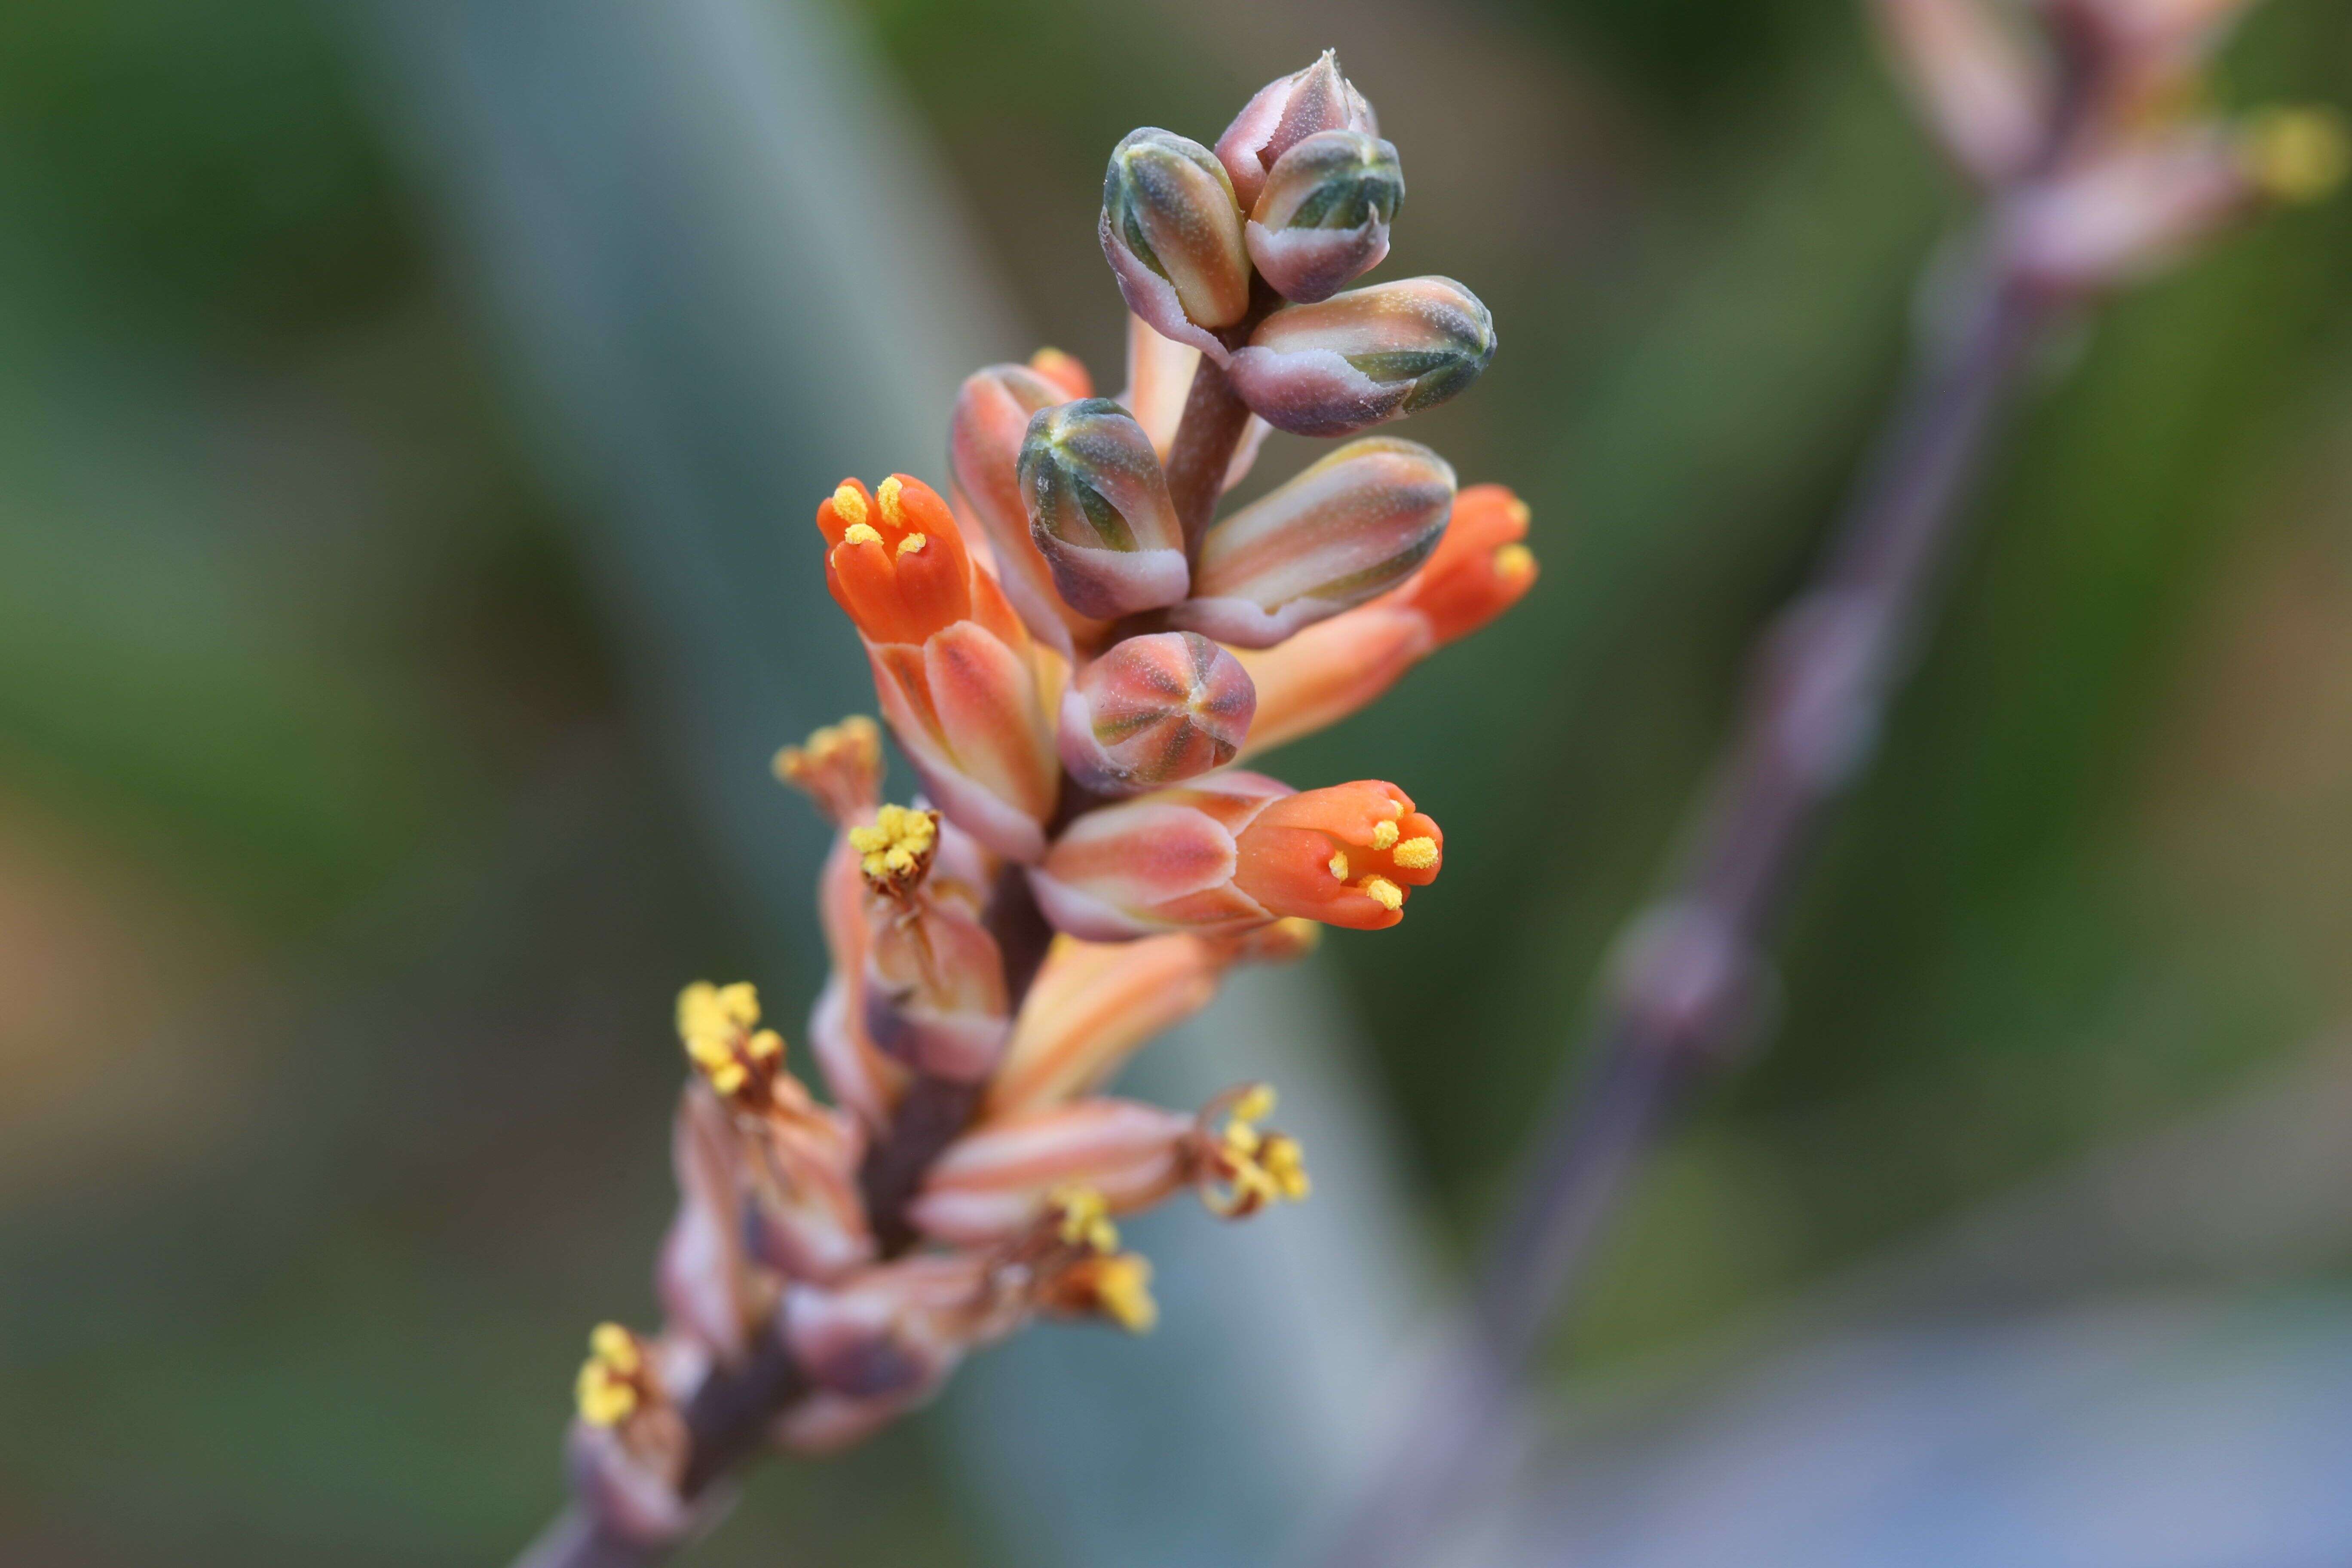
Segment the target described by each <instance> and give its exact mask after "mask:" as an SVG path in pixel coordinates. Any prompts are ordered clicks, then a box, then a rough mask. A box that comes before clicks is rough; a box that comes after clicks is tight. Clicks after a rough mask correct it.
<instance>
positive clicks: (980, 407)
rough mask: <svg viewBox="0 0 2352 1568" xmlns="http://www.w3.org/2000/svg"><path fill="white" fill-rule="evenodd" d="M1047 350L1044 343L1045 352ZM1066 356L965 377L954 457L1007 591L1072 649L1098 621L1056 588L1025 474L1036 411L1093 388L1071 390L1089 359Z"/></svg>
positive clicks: (1036, 628) (1033, 626)
mask: <svg viewBox="0 0 2352 1568" xmlns="http://www.w3.org/2000/svg"><path fill="white" fill-rule="evenodd" d="M1153 335H1154V336H1155V337H1156V336H1157V334H1153ZM1159 341H1161V342H1165V341H1166V340H1164V339H1161V340H1159ZM1170 346H1171V348H1172V347H1174V345H1172V344H1171V345H1170ZM1048 352H1050V351H1045V350H1040V351H1039V354H1038V357H1039V358H1040V359H1043V358H1044V356H1045V353H1048ZM1178 352H1180V353H1189V352H1190V351H1184V350H1179V351H1178ZM1061 359H1062V360H1063V361H1067V362H1068V363H1067V364H1063V363H1060V362H1058V361H1057V362H1052V364H1051V368H1053V369H1055V371H1056V373H1057V374H1055V375H1047V374H1045V372H1044V371H1041V370H1039V369H1037V368H1036V367H1035V363H1034V362H1033V363H1030V364H1026V365H1020V364H992V365H990V366H988V367H987V368H986V369H984V370H978V371H974V372H973V373H972V374H971V375H969V376H967V377H965V378H964V384H963V386H962V388H961V390H960V391H959V392H957V394H956V401H955V413H954V416H952V418H951V419H950V423H949V426H948V464H949V467H950V468H952V469H953V470H954V473H955V485H956V489H957V491H958V492H959V493H960V494H961V496H962V498H963V503H964V505H965V507H966V508H968V509H969V510H970V511H971V514H972V515H973V516H975V517H976V518H978V519H979V521H980V526H981V531H982V533H984V534H986V535H987V537H988V543H989V548H990V550H991V551H992V552H994V554H995V557H996V566H997V571H998V573H999V574H1000V575H1001V576H1002V577H1003V583H1004V596H1005V597H1006V598H1008V599H1010V600H1012V601H1013V608H1014V609H1015V610H1018V611H1019V612H1020V613H1021V618H1022V620H1023V621H1024V622H1025V623H1026V624H1027V625H1028V627H1029V630H1030V633H1031V635H1033V636H1034V637H1037V638H1038V639H1040V640H1041V641H1043V642H1045V643H1046V644H1048V645H1049V646H1051V647H1055V648H1057V649H1059V650H1060V651H1061V652H1063V653H1065V654H1066V653H1068V652H1069V651H1070V647H1071V642H1072V639H1073V638H1074V637H1075V638H1076V639H1078V640H1081V641H1091V640H1092V639H1093V636H1094V633H1095V632H1096V631H1097V629H1098V627H1097V625H1096V623H1094V622H1093V621H1090V620H1089V619H1087V617H1086V616H1081V615H1079V614H1078V613H1077V612H1076V610H1073V609H1072V608H1070V606H1069V605H1066V604H1065V603H1064V602H1063V600H1062V597H1061V595H1059V594H1057V593H1055V591H1054V574H1053V573H1052V571H1051V570H1049V569H1048V568H1047V566H1046V564H1045V557H1044V556H1043V555H1040V554H1039V553H1038V552H1037V545H1036V543H1035V542H1034V540H1032V539H1031V538H1030V536H1029V512H1028V509H1027V508H1026V507H1024V506H1023V505H1022V502H1021V478H1020V461H1021V443H1022V440H1023V438H1024V437H1026V436H1027V435H1028V433H1029V421H1030V420H1031V418H1033V417H1034V416H1035V415H1036V414H1037V413H1038V411H1039V410H1041V409H1046V408H1051V407H1053V406H1054V405H1056V404H1059V403H1067V402H1070V401H1072V400H1073V399H1075V398H1079V397H1087V396H1091V395H1092V393H1091V391H1073V390H1071V389H1072V388H1073V387H1074V386H1079V385H1083V384H1084V383H1083V382H1082V381H1081V380H1080V379H1079V378H1080V377H1082V376H1083V375H1084V374H1085V372H1084V367H1082V366H1079V365H1078V364H1077V362H1076V360H1073V359H1070V357H1069V356H1068V355H1067V354H1064V355H1062V356H1061ZM1179 396H1180V397H1181V392H1180V393H1179Z"/></svg>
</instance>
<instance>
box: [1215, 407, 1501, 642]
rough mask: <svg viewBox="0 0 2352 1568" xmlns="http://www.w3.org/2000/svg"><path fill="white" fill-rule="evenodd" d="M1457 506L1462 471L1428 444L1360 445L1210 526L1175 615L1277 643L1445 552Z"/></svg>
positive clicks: (1227, 635)
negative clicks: (1441, 547)
mask: <svg viewBox="0 0 2352 1568" xmlns="http://www.w3.org/2000/svg"><path fill="white" fill-rule="evenodd" d="M1453 504H1454V469H1453V468H1452V467H1450V466H1449V465H1448V464H1447V463H1446V461H1445V459H1444V458H1440V457H1439V456H1438V455H1437V454H1436V453H1434V452H1433V451H1431V450H1430V449H1429V448H1428V447H1423V446H1422V445H1421V444H1419V443H1418V442H1414V441H1400V440H1396V439H1393V438H1391V437H1370V438H1367V439H1365V440H1361V441H1351V442H1349V444H1348V445H1347V446H1345V447H1340V448H1339V450H1338V451H1336V452H1333V453H1332V454H1331V455H1330V456H1328V457H1327V458H1323V459H1322V461H1320V462H1318V463H1316V464H1315V465H1314V466H1313V467H1311V468H1307V470H1306V471H1305V472H1304V473H1301V474H1299V475H1298V476H1297V478H1295V479H1291V480H1289V481H1288V482H1287V483H1286V484H1284V485H1283V486H1282V487H1281V488H1280V489H1276V491H1274V492H1273V493H1272V494H1271V495H1268V496H1266V497H1265V499H1263V500H1258V501H1256V502H1255V503H1253V504H1252V505H1249V506H1246V507H1244V508H1243V509H1242V510H1239V511H1237V512H1235V513H1234V515H1233V516H1231V517H1229V518H1226V519H1225V520H1224V521H1222V522H1220V523H1218V524H1217V525H1216V526H1215V527H1213V528H1212V529H1210V530H1209V531H1208V532H1207V534H1205V535H1204V536H1203V537H1202V541H1201V559H1200V565H1199V568H1198V570H1197V571H1196V572H1195V573H1194V574H1193V579H1192V597H1191V598H1189V599H1187V600H1185V601H1184V602H1183V603H1182V604H1181V605H1176V606H1174V607H1173V608H1172V609H1171V611H1170V612H1169V618H1170V619H1171V620H1173V621H1174V622H1175V623H1176V624H1177V625H1179V626H1184V627H1187V628H1189V629H1191V630H1193V631H1197V632H1202V633H1204V634H1206V635H1207V636H1209V637H1215V638H1216V639H1217V640H1218V641H1220V642H1227V643H1233V644H1234V645H1236V646H1238V647H1273V646H1274V645H1275V644H1276V643H1278V642H1280V641H1282V640H1283V639H1284V638H1285V637H1288V636H1290V635H1291V633H1293V632H1295V631H1297V630H1298V629H1299V628H1300V627H1301V626H1308V625H1311V624H1313V623H1314V622H1316V621H1319V620H1322V619H1323V618H1325V617H1326V616H1333V615H1337V614H1338V613H1339V612H1340V611H1341V610H1344V609H1346V608H1348V607H1349V605H1357V604H1360V603H1362V602H1363V601H1364V600H1366V599H1369V598H1370V597H1371V596H1372V595H1375V594H1378V593H1380V592H1381V591H1382V590H1384V589H1387V588H1390V587H1392V586H1394V585H1395V584H1397V583H1398V582H1399V581H1401V580H1402V578H1403V577H1404V576H1405V575H1406V574H1408V573H1410V572H1411V571H1412V569H1413V568H1414V567H1416V566H1418V565H1420V564H1421V563H1422V562H1423V559H1424V558H1426V557H1427V556H1428V554H1429V552H1431V551H1433V550H1434V549H1435V548H1436V547H1437V542H1438V540H1439V539H1440V538H1441V537H1443V536H1444V532H1445V518H1446V513H1447V512H1448V511H1449V510H1451V509H1452V507H1453Z"/></svg>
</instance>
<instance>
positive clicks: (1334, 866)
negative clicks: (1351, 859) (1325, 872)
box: [1324, 849, 1348, 882]
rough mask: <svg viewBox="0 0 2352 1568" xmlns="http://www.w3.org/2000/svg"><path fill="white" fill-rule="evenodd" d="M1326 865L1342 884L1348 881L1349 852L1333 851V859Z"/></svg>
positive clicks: (1326, 862)
mask: <svg viewBox="0 0 2352 1568" xmlns="http://www.w3.org/2000/svg"><path fill="white" fill-rule="evenodd" d="M1324 864H1325V866H1327V867H1328V868H1329V869H1330V872H1331V875H1333V876H1334V877H1337V878H1338V879H1339V880H1341V881H1342V882H1344V881H1346V880H1347V879H1348V852H1347V851H1346V850H1344V849H1335V850H1333V851H1332V852H1331V858H1330V859H1328V860H1327V861H1325V862H1324Z"/></svg>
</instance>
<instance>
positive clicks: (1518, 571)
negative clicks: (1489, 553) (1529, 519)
mask: <svg viewBox="0 0 2352 1568" xmlns="http://www.w3.org/2000/svg"><path fill="white" fill-rule="evenodd" d="M1494 559H1495V575H1496V576H1497V577H1500V578H1502V579H1504V580H1505V581H1506V582H1512V583H1516V582H1517V581H1518V580H1519V579H1520V578H1522V577H1524V576H1526V575H1528V574H1529V573H1531V572H1533V571H1534V570H1535V569H1536V552H1534V551H1532V550H1529V549H1528V547H1527V546H1526V545H1524V544H1506V545H1504V546H1503V547H1502V548H1501V549H1500V550H1497V551H1496V552H1495V558H1494Z"/></svg>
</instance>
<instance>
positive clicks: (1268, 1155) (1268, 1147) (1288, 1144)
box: [1257, 1132, 1314, 1204]
mask: <svg viewBox="0 0 2352 1568" xmlns="http://www.w3.org/2000/svg"><path fill="white" fill-rule="evenodd" d="M1257 1163H1258V1164H1259V1165H1260V1166H1262V1167H1263V1168H1264V1169H1265V1173H1266V1177H1267V1179H1268V1180H1270V1181H1271V1182H1273V1183H1274V1184H1275V1186H1276V1189H1278V1190H1279V1191H1280V1192H1281V1194H1282V1195H1283V1196H1284V1197H1286V1198H1288V1199H1289V1200H1290V1201H1291V1202H1292V1203H1295V1204H1299V1203H1305V1202H1306V1201H1307V1194H1309V1193H1310V1192H1312V1191H1314V1184H1312V1183H1311V1182H1309V1181H1308V1180H1307V1155H1306V1152H1305V1151H1303V1150H1302V1149H1300V1148H1299V1146H1298V1140H1297V1139H1296V1138H1286V1137H1285V1136H1283V1135H1282V1134H1281V1133H1278V1132H1277V1133H1275V1134H1273V1135H1272V1136H1270V1137H1268V1138H1267V1139H1266V1141H1265V1147H1264V1148H1263V1149H1261V1150H1259V1151H1258V1156H1257Z"/></svg>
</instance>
